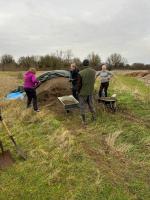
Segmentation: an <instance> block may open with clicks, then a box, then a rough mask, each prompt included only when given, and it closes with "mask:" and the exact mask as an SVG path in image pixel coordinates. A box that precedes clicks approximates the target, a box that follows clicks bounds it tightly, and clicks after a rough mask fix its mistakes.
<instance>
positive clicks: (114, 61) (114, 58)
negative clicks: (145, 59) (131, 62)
mask: <svg viewBox="0 0 150 200" xmlns="http://www.w3.org/2000/svg"><path fill="white" fill-rule="evenodd" d="M106 62H107V63H108V64H109V65H110V66H112V67H113V68H117V67H119V66H125V65H126V64H127V60H126V58H124V57H122V56H121V55H120V54H117V53H114V54H111V55H110V56H109V57H108V58H107V61H106Z"/></svg>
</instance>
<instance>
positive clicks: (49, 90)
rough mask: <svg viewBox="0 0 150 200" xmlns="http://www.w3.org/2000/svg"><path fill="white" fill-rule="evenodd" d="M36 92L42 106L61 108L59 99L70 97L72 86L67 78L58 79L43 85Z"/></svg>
mask: <svg viewBox="0 0 150 200" xmlns="http://www.w3.org/2000/svg"><path fill="white" fill-rule="evenodd" d="M36 91H37V97H38V102H39V104H40V105H45V106H46V105H47V106H55V105H57V106H59V104H60V102H59V101H58V99H57V97H60V96H65V95H70V94H71V85H70V82H69V81H68V79H67V78H64V77H58V78H54V79H51V80H48V81H46V82H44V83H42V85H41V86H40V87H38V88H37V90H36Z"/></svg>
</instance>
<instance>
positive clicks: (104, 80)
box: [96, 65, 112, 97]
mask: <svg viewBox="0 0 150 200" xmlns="http://www.w3.org/2000/svg"><path fill="white" fill-rule="evenodd" d="M96 77H100V80H101V85H100V89H99V97H102V96H103V95H102V93H103V90H104V93H105V97H107V90H108V87H109V81H110V79H111V77H112V74H111V73H110V72H109V71H107V66H106V65H102V70H101V71H100V72H99V73H98V74H97V75H96Z"/></svg>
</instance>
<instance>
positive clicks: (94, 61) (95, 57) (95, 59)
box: [88, 52, 101, 67]
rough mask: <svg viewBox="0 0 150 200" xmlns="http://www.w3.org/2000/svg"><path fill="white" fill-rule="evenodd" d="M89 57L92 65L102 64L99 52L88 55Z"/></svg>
mask: <svg viewBox="0 0 150 200" xmlns="http://www.w3.org/2000/svg"><path fill="white" fill-rule="evenodd" d="M88 59H89V61H90V65H91V66H92V67H98V66H99V65H100V64H101V58H100V56H99V55H98V54H95V53H94V52H92V53H91V54H89V55H88Z"/></svg>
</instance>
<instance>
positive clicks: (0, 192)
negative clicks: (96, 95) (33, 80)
mask: <svg viewBox="0 0 150 200" xmlns="http://www.w3.org/2000/svg"><path fill="white" fill-rule="evenodd" d="M0 76H1V77H2V78H1V80H0V85H1V86H0V87H1V88H3V89H1V92H0V96H1V97H2V96H3V95H4V94H6V93H7V91H8V90H9V89H10V88H11V87H13V86H16V85H17V84H21V75H19V74H18V73H5V74H0ZM4 80H7V82H4ZM4 86H5V87H4ZM98 87H99V82H98V81H97V83H96V86H95V90H96V91H97V90H98ZM113 93H116V94H117V99H118V102H117V105H118V108H117V112H116V114H113V113H111V112H107V111H106V110H104V109H103V107H102V106H100V105H98V104H97V103H96V109H97V121H96V122H94V123H92V122H90V116H88V118H89V123H88V126H87V128H86V129H85V128H84V127H83V126H82V124H81V120H80V115H79V112H78V111H76V112H73V113H71V114H69V115H66V114H65V113H64V112H61V113H58V112H55V109H53V110H51V109H47V108H45V109H44V108H41V112H40V113H35V112H33V111H32V110H26V109H25V103H24V102H11V103H9V104H7V105H6V106H5V107H4V108H3V117H4V119H5V121H6V122H7V124H8V126H9V127H10V129H11V130H12V132H13V134H14V137H15V138H16V140H17V142H18V143H19V144H20V146H21V147H22V148H23V149H24V150H25V151H26V152H27V154H28V160H27V161H21V160H19V159H18V157H17V155H16V152H15V149H14V147H13V145H12V144H11V142H10V141H9V140H8V138H7V136H6V134H5V130H4V129H3V128H2V126H0V138H1V139H2V140H3V141H4V144H5V147H6V148H7V149H8V148H9V149H11V151H12V154H13V156H14V158H15V160H16V162H15V164H14V165H13V167H11V168H9V169H7V170H5V171H0V200H7V199H8V200H20V199H21V200H30V199H32V200H149V199H150V87H148V86H146V85H145V84H144V83H143V82H141V81H139V80H137V79H136V78H132V77H127V76H124V75H123V74H118V73H117V75H115V76H114V78H113V80H112V82H111V85H110V88H109V94H110V95H111V94H113Z"/></svg>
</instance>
